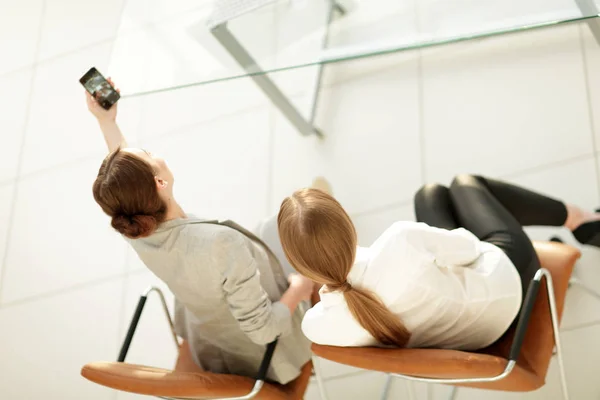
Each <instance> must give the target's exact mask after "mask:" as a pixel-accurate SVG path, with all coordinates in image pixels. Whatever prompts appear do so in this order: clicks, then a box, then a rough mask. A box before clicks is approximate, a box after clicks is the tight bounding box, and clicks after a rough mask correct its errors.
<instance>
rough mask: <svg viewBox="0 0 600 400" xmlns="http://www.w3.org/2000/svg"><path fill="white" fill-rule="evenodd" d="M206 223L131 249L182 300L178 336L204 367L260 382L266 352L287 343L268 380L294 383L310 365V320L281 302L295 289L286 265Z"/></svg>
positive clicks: (188, 222) (189, 221) (187, 224)
mask: <svg viewBox="0 0 600 400" xmlns="http://www.w3.org/2000/svg"><path fill="white" fill-rule="evenodd" d="M203 222H204V220H201V219H198V218H196V217H194V216H191V215H190V216H188V218H185V219H177V220H172V221H167V222H165V223H163V224H162V225H161V226H160V228H159V229H158V230H157V231H156V232H155V233H153V234H152V235H151V236H149V237H146V238H141V239H134V240H132V239H128V242H129V243H130V244H131V246H132V247H133V249H134V250H135V251H136V252H137V254H138V256H139V257H140V259H141V260H142V261H143V262H144V264H146V266H147V267H148V268H149V269H150V270H151V271H152V272H153V273H154V274H155V275H156V276H157V277H158V278H160V279H161V280H163V281H164V282H165V283H166V284H167V285H168V286H169V289H170V290H171V291H172V292H173V294H174V295H175V298H176V303H175V325H176V330H177V333H178V334H179V335H180V336H181V337H183V338H184V339H186V340H188V342H189V343H190V347H191V349H192V353H193V356H194V360H195V361H196V363H197V364H198V365H200V366H201V367H202V368H204V369H205V370H207V371H212V372H217V373H228V374H237V375H245V376H249V377H253V376H254V375H255V374H256V373H257V371H258V368H259V365H260V361H261V360H262V357H263V354H264V351H265V345H266V344H267V343H269V342H271V341H273V340H274V339H275V338H277V337H278V336H280V339H279V342H278V345H277V349H276V351H275V354H274V356H273V359H272V362H271V368H270V370H269V373H268V375H267V378H268V379H270V380H273V381H276V382H280V383H287V382H289V381H291V380H293V379H294V378H296V377H297V376H298V375H299V373H300V369H301V367H302V366H303V365H304V364H305V363H306V362H308V361H309V360H310V356H311V352H310V342H309V341H308V339H306V337H305V336H304V335H303V334H302V331H301V322H302V316H303V315H302V313H301V312H300V311H299V310H297V311H296V312H295V313H294V315H290V312H289V309H288V308H287V307H286V306H285V305H284V304H282V303H280V302H279V301H278V300H279V299H280V298H281V295H282V294H283V292H284V291H285V290H286V288H287V279H286V276H285V273H284V272H283V270H282V268H281V265H280V264H279V262H278V260H277V259H276V258H275V257H274V255H273V254H272V253H271V252H269V251H268V250H266V249H265V248H264V246H262V245H261V244H260V243H259V242H257V241H255V240H252V239H250V238H249V237H248V236H246V235H244V234H243V233H241V232H239V231H238V230H235V229H232V228H230V227H227V226H221V225H215V224H209V223H203ZM250 235H251V234H250Z"/></svg>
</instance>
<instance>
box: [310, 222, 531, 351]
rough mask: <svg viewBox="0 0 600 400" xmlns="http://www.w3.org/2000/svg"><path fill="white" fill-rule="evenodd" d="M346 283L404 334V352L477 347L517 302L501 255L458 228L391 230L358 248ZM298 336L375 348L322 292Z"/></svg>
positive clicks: (498, 331) (339, 299)
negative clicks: (371, 299) (375, 302)
mask: <svg viewBox="0 0 600 400" xmlns="http://www.w3.org/2000/svg"><path fill="white" fill-rule="evenodd" d="M348 282H349V283H350V284H351V285H352V286H357V287H362V288H364V289H367V290H370V291H372V292H373V293H375V294H376V295H377V296H378V297H379V299H381V301H382V302H383V304H384V305H385V306H386V307H387V308H388V309H389V310H390V311H391V312H392V313H394V314H395V315H397V316H398V317H399V318H400V319H401V321H402V323H403V324H404V326H406V328H407V329H408V330H409V331H410V332H411V338H410V340H409V343H408V346H409V347H442V348H460V349H476V348H481V347H484V346H486V345H487V344H490V343H492V342H494V341H495V340H496V339H497V338H498V337H499V336H500V335H502V333H503V332H504V331H505V330H506V329H507V328H508V326H509V325H510V324H511V322H512V321H513V319H514V317H515V315H516V314H517V312H518V310H519V307H520V303H521V287H520V280H519V276H518V273H517V271H516V270H515V268H514V266H513V265H512V263H511V262H510V260H508V258H507V257H506V256H505V254H504V253H503V252H502V251H501V250H500V249H498V248H496V247H495V246H493V245H490V244H488V243H483V242H480V241H479V240H478V239H477V238H476V237H474V236H473V235H472V234H470V233H469V232H468V231H465V230H464V229H458V230H454V231H447V230H442V229H437V228H432V227H429V226H427V225H425V224H418V223H413V222H400V223H396V224H394V225H392V226H391V227H390V228H389V229H388V230H386V231H385V232H384V233H383V234H382V235H381V237H380V238H379V239H377V241H375V243H374V244H373V245H372V246H371V247H370V248H359V249H358V251H357V256H356V260H355V263H354V265H353V267H352V269H351V270H350V273H349V274H348ZM303 330H304V332H305V334H306V335H307V336H308V338H309V339H311V340H312V341H314V342H316V343H320V344H330V345H341V346H369V345H377V344H378V343H377V341H376V340H375V339H374V338H373V337H372V336H371V335H370V334H369V333H368V332H367V331H366V330H365V329H363V328H362V327H361V326H360V324H359V323H358V322H357V321H356V320H355V319H354V318H353V317H352V315H351V313H350V311H349V309H348V307H347V304H346V302H345V301H344V296H343V294H342V293H339V292H330V293H327V292H326V289H325V290H324V291H323V293H322V294H321V303H319V304H317V306H316V307H314V308H313V309H311V310H309V312H308V313H307V314H306V316H305V320H304V322H303Z"/></svg>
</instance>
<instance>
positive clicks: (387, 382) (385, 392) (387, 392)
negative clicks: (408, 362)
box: [381, 374, 393, 400]
mask: <svg viewBox="0 0 600 400" xmlns="http://www.w3.org/2000/svg"><path fill="white" fill-rule="evenodd" d="M392 379H393V376H392V375H390V374H388V376H387V378H386V379H385V385H384V386H383V393H381V400H387V398H388V396H389V395H390V386H391V385H392Z"/></svg>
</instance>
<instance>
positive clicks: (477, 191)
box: [415, 175, 567, 299]
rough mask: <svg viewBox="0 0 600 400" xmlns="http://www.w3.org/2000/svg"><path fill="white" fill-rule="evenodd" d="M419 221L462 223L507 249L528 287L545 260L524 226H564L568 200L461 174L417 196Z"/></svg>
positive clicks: (445, 225)
mask: <svg viewBox="0 0 600 400" xmlns="http://www.w3.org/2000/svg"><path fill="white" fill-rule="evenodd" d="M415 213H416V216H417V221H419V222H425V223H426V224H428V225H430V226H435V227H438V228H445V229H455V228H459V227H463V228H465V229H467V230H468V231H471V232H472V233H473V234H474V235H475V236H477V237H478V238H479V239H480V240H482V241H485V242H488V243H492V244H494V245H496V246H497V247H499V248H500V249H502V250H503V251H504V252H505V253H506V255H507V256H508V258H510V260H511V261H512V262H513V264H514V265H515V267H516V268H517V270H518V271H519V275H520V276H521V283H522V285H521V286H522V288H523V299H524V298H525V293H526V292H527V287H528V285H529V282H530V281H531V279H532V278H533V276H534V275H535V273H536V271H537V270H538V269H539V268H540V263H539V260H538V258H537V255H536V253H535V250H534V248H533V245H532V243H531V241H530V240H529V237H528V236H527V235H526V234H525V232H524V231H523V228H522V227H523V226H531V225H541V226H562V225H563V224H564V223H565V221H566V219H567V208H566V207H565V205H564V203H562V202H560V201H558V200H554V199H551V198H549V197H546V196H543V195H541V194H538V193H534V192H532V191H530V190H527V189H523V188H521V187H518V186H514V185H511V184H509V183H504V182H499V181H496V180H492V179H488V178H483V177H481V176H473V175H459V176H457V177H456V178H454V180H453V181H452V184H451V185H450V189H448V188H447V187H445V186H442V185H437V184H430V185H426V186H423V187H422V188H421V189H420V190H419V191H418V192H417V194H416V195H415Z"/></svg>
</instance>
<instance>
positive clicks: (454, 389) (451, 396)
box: [448, 386, 458, 400]
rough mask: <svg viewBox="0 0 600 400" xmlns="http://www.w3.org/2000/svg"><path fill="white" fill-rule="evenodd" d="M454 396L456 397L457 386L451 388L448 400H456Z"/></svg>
mask: <svg viewBox="0 0 600 400" xmlns="http://www.w3.org/2000/svg"><path fill="white" fill-rule="evenodd" d="M456 396H458V386H452V391H451V392H450V396H449V397H448V400H456Z"/></svg>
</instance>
